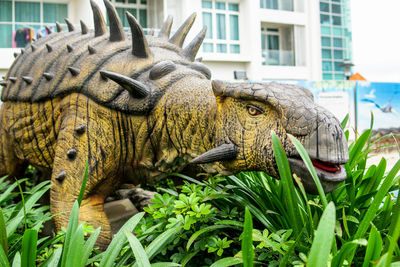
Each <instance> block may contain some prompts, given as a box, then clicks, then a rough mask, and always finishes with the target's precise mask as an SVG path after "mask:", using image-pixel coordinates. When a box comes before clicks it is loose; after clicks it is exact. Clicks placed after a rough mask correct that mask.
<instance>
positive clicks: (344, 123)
mask: <svg viewBox="0 0 400 267" xmlns="http://www.w3.org/2000/svg"><path fill="white" fill-rule="evenodd" d="M348 121H349V113H347V115H346V117H344V119H343V120H342V122H341V123H340V125H341V126H342V129H344V128H346V125H347V122H348Z"/></svg>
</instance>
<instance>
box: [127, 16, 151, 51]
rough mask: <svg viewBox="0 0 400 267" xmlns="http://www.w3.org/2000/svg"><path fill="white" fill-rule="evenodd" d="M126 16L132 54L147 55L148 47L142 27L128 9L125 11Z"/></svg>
mask: <svg viewBox="0 0 400 267" xmlns="http://www.w3.org/2000/svg"><path fill="white" fill-rule="evenodd" d="M126 17H127V19H128V22H129V26H130V27H131V32H132V54H133V55H135V56H137V57H140V58H146V57H149V55H150V48H149V45H148V44H147V40H146V37H145V36H144V33H143V29H142V27H141V26H140V25H139V23H138V22H137V20H136V19H135V17H134V16H132V14H130V13H129V12H128V11H126Z"/></svg>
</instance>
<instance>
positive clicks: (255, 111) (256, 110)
mask: <svg viewBox="0 0 400 267" xmlns="http://www.w3.org/2000/svg"><path fill="white" fill-rule="evenodd" d="M247 112H248V113H249V114H250V115H251V116H258V115H260V114H262V111H261V110H260V109H259V108H257V107H255V106H253V105H248V106H247Z"/></svg>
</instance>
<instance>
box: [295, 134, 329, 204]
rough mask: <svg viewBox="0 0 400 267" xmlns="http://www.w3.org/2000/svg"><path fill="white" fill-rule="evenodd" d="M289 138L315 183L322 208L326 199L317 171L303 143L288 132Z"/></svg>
mask: <svg viewBox="0 0 400 267" xmlns="http://www.w3.org/2000/svg"><path fill="white" fill-rule="evenodd" d="M288 136H289V138H290V140H291V141H292V143H293V145H294V146H295V147H296V150H297V152H299V154H300V157H301V159H302V160H303V162H304V164H305V165H306V166H307V169H308V171H309V172H310V174H311V176H312V178H313V180H314V182H315V185H316V187H317V190H318V194H319V196H320V198H321V202H322V205H323V206H324V208H325V207H326V205H327V203H328V201H327V200H326V196H325V192H324V189H323V188H322V185H321V182H320V180H319V178H318V175H317V172H316V171H315V169H314V166H313V165H312V163H311V159H310V156H309V155H308V153H307V151H306V149H305V148H304V147H303V145H302V144H301V143H300V142H299V140H297V139H296V138H295V137H294V136H293V135H291V134H288Z"/></svg>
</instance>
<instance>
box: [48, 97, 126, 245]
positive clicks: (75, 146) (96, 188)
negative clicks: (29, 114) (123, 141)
mask: <svg viewBox="0 0 400 267" xmlns="http://www.w3.org/2000/svg"><path fill="white" fill-rule="evenodd" d="M86 101H88V102H89V101H90V100H88V99H87V100H85V101H84V105H83V106H84V107H80V106H78V107H76V108H70V113H72V114H67V115H66V116H63V119H62V123H61V129H60V132H59V135H58V139H57V146H56V151H55V157H54V165H53V172H52V178H51V183H52V185H53V186H52V188H51V192H50V208H51V212H52V214H57V216H55V225H56V228H57V229H60V228H61V226H66V225H67V223H68V218H69V211H70V210H71V208H72V206H73V203H74V201H75V200H76V199H77V197H78V195H79V192H80V188H81V185H82V180H83V176H84V171H85V162H87V161H88V167H89V168H88V178H87V183H86V190H85V193H84V196H83V201H82V203H81V207H80V211H79V220H80V222H82V221H85V222H86V223H88V224H89V225H93V226H95V227H101V233H100V236H99V238H98V239H97V245H99V246H100V247H101V248H105V247H106V246H107V245H108V243H109V242H110V240H111V227H110V224H109V221H108V219H107V216H106V214H105V212H104V208H103V203H104V199H105V198H106V197H107V196H108V195H109V194H110V192H112V191H113V190H114V189H115V188H116V187H117V186H118V185H119V184H118V181H117V179H116V178H117V177H119V176H118V175H117V174H118V173H117V170H118V167H119V166H118V165H117V164H116V162H118V159H119V149H115V147H116V145H118V144H115V143H114V142H113V140H112V139H110V136H112V135H113V132H112V131H113V130H114V129H113V127H112V121H113V118H112V114H111V113H110V114H107V112H110V111H104V110H103V112H104V113H102V111H101V110H92V105H91V104H87V103H86ZM70 102H74V101H70ZM76 102H78V103H77V105H82V103H80V102H79V101H76ZM87 109H89V110H87ZM117 151H118V152H117Z"/></svg>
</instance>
